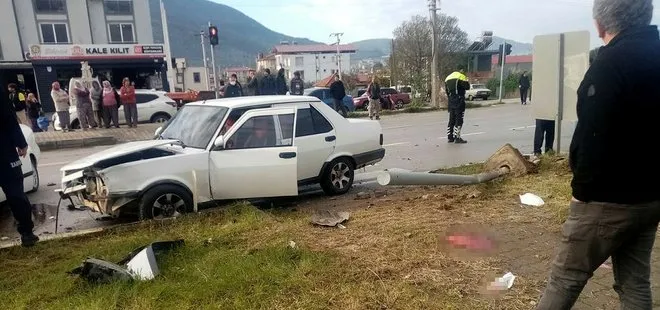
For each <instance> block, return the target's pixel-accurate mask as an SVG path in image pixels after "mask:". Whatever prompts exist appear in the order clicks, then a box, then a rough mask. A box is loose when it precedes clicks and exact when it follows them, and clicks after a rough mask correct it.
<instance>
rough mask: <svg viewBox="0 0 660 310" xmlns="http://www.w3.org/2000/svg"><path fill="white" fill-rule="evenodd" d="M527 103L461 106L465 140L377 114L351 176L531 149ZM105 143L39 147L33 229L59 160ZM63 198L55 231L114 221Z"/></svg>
mask: <svg viewBox="0 0 660 310" xmlns="http://www.w3.org/2000/svg"><path fill="white" fill-rule="evenodd" d="M531 112H532V110H531V106H521V105H517V104H506V105H497V106H492V107H485V108H479V109H469V110H467V112H466V118H465V125H464V129H463V137H464V138H465V139H466V140H468V142H469V143H468V144H464V145H457V144H449V143H447V138H446V124H447V120H448V115H447V113H446V112H431V113H419V114H399V115H392V116H384V117H383V118H382V119H381V125H382V127H383V133H384V137H385V141H384V146H385V148H386V155H385V158H384V160H383V161H382V162H380V163H379V164H377V165H375V166H371V167H367V168H365V169H361V170H360V171H358V173H361V175H359V176H357V177H356V181H359V180H365V179H366V180H369V179H372V178H373V176H374V172H376V171H380V170H383V169H388V168H401V169H408V170H414V171H429V170H433V169H438V168H443V167H451V166H457V165H463V164H468V163H474V162H480V161H484V160H486V159H488V157H489V156H490V155H491V154H492V153H494V152H495V151H496V150H497V149H498V148H500V147H501V146H502V145H504V144H506V143H511V144H512V145H513V146H514V147H517V148H518V149H519V150H520V151H521V152H522V153H531V152H532V145H533V137H534V119H533V118H532V116H531V115H532V114H531ZM562 128H563V129H562V132H563V134H562V150H564V151H566V150H568V146H569V144H570V137H571V135H572V132H573V129H574V124H573V123H571V122H565V123H564V126H562ZM106 148H108V147H107V146H103V147H94V148H86V149H65V150H58V151H50V152H43V153H42V157H41V160H40V163H39V173H40V177H41V187H40V188H39V191H38V192H36V193H34V194H31V195H30V196H29V197H30V200H31V202H32V203H33V204H41V205H42V206H41V207H40V208H39V209H40V210H39V211H40V212H37V213H38V214H35V215H37V216H36V218H37V223H35V224H36V225H37V227H35V231H36V233H39V234H43V233H53V232H54V230H55V219H54V216H55V213H56V212H55V211H56V208H55V207H54V206H55V205H57V203H58V196H57V195H56V194H55V193H54V190H55V189H56V188H59V186H60V178H61V174H60V171H59V169H60V168H61V167H62V166H64V165H65V164H67V163H69V162H71V161H73V160H75V159H78V158H81V157H84V156H87V155H90V154H93V153H95V152H98V151H100V150H103V149H106ZM48 184H51V186H48ZM67 205H68V203H66V202H65V203H63V204H62V206H61V208H60V223H59V228H58V230H59V232H64V231H71V230H82V229H87V228H93V227H99V226H103V225H111V224H116V223H117V222H116V221H99V220H97V219H96V218H98V216H99V215H98V214H96V213H91V212H89V211H70V210H68V209H67V208H66V207H67ZM1 213H2V214H0V236H9V237H14V236H15V232H14V228H13V225H12V222H13V221H12V219H11V217H10V216H9V214H8V210H3V211H2V212H1Z"/></svg>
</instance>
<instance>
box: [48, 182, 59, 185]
mask: <svg viewBox="0 0 660 310" xmlns="http://www.w3.org/2000/svg"><path fill="white" fill-rule="evenodd" d="M55 185H57V184H55V183H53V182H50V183H48V184H46V186H55Z"/></svg>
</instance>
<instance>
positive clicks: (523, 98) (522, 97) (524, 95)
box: [520, 87, 529, 104]
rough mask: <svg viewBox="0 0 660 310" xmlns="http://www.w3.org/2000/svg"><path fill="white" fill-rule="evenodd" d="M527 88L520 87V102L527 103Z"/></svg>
mask: <svg viewBox="0 0 660 310" xmlns="http://www.w3.org/2000/svg"><path fill="white" fill-rule="evenodd" d="M528 91H529V88H525V87H521V88H520V102H521V103H522V104H527V92H528Z"/></svg>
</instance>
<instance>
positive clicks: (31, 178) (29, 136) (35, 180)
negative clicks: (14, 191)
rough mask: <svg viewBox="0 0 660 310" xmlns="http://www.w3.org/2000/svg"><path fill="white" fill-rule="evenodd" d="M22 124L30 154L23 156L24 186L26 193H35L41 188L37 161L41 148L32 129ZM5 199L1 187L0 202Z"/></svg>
mask: <svg viewBox="0 0 660 310" xmlns="http://www.w3.org/2000/svg"><path fill="white" fill-rule="evenodd" d="M20 126H21V130H22V131H23V136H25V141H27V144H28V154H27V155H26V156H25V157H21V164H22V168H23V186H24V187H25V192H26V193H33V192H36V191H37V190H38V189H39V170H38V169H37V163H38V162H39V158H40V156H41V150H40V149H39V145H37V142H36V140H35V139H34V133H32V129H30V127H28V126H25V125H20ZM5 200H7V197H6V196H5V193H4V192H3V191H2V189H0V203H2V202H4V201H5Z"/></svg>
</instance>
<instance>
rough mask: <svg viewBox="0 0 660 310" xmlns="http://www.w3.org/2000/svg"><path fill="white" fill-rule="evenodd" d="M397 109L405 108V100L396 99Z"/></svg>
mask: <svg viewBox="0 0 660 310" xmlns="http://www.w3.org/2000/svg"><path fill="white" fill-rule="evenodd" d="M394 107H395V108H396V109H397V110H400V109H403V100H401V99H399V100H397V101H396V105H395V106H394Z"/></svg>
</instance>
